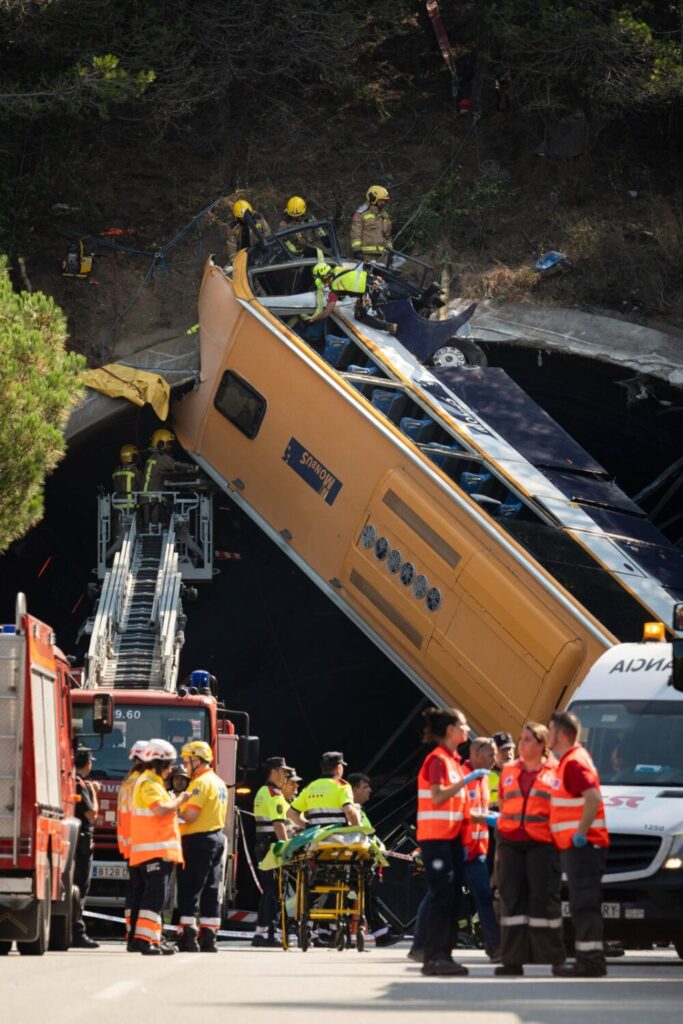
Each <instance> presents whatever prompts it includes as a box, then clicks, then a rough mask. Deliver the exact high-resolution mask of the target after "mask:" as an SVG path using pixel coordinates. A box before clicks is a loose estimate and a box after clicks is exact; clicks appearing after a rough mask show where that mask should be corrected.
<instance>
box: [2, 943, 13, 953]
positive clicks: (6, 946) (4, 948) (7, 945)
mask: <svg viewBox="0 0 683 1024" xmlns="http://www.w3.org/2000/svg"><path fill="white" fill-rule="evenodd" d="M11 949H12V943H11V942H0V956H7V954H8V953H9V952H10V950H11Z"/></svg>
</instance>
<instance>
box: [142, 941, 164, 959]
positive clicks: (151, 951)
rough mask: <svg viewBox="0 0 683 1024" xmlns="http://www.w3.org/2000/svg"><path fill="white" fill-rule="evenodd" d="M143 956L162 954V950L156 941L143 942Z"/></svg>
mask: <svg viewBox="0 0 683 1024" xmlns="http://www.w3.org/2000/svg"><path fill="white" fill-rule="evenodd" d="M140 952H141V953H142V955H143V956H161V950H160V949H159V946H158V944H157V943H156V942H145V941H144V940H143V942H142V949H141V950H140Z"/></svg>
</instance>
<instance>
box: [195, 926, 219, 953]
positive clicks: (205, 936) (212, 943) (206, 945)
mask: <svg viewBox="0 0 683 1024" xmlns="http://www.w3.org/2000/svg"><path fill="white" fill-rule="evenodd" d="M199 950H200V952H202V953H217V952H218V946H217V945H216V933H215V931H214V930H213V928H200V929H199Z"/></svg>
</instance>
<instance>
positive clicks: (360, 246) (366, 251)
mask: <svg viewBox="0 0 683 1024" xmlns="http://www.w3.org/2000/svg"><path fill="white" fill-rule="evenodd" d="M390 198H391V197H390V195H389V193H388V191H387V190H386V188H385V187H384V186H383V185H371V186H370V188H369V189H368V190H367V192H366V193H365V199H366V202H364V203H363V204H362V205H361V206H359V207H358V209H357V210H356V212H355V213H354V215H353V217H352V219H351V252H352V253H353V255H354V256H355V257H361V258H362V259H363V260H376V259H379V258H380V257H382V256H383V255H384V253H385V251H386V249H387V248H388V247H389V246H390V245H391V218H390V217H389V214H388V213H387V211H386V209H385V207H386V205H387V203H388V202H389V200H390Z"/></svg>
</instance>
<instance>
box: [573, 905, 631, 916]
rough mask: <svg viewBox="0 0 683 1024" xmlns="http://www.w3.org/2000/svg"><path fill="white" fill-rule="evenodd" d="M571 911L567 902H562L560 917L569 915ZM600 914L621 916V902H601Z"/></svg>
mask: <svg viewBox="0 0 683 1024" xmlns="http://www.w3.org/2000/svg"><path fill="white" fill-rule="evenodd" d="M570 916H571V911H570V909H569V904H568V903H566V902H563V904H562V917H570ZM602 916H603V917H611V918H620V917H621V903H603V904H602Z"/></svg>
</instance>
